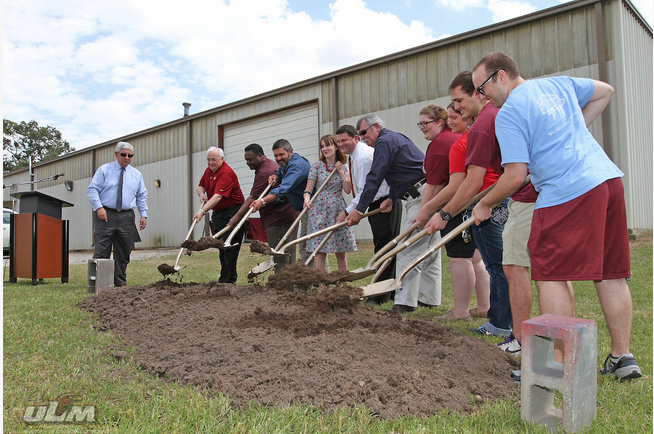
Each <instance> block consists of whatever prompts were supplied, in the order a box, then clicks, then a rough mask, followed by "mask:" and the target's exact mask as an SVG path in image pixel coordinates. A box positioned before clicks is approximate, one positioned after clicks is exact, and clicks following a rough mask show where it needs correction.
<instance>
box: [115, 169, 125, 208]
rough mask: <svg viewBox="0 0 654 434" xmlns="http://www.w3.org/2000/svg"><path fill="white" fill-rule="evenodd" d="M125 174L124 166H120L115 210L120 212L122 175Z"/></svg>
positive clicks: (121, 204)
mask: <svg viewBox="0 0 654 434" xmlns="http://www.w3.org/2000/svg"><path fill="white" fill-rule="evenodd" d="M124 175H125V168H124V167H121V168H120V180H119V181H118V192H117V193H116V195H117V196H118V197H117V198H116V211H118V212H120V211H121V210H122V209H123V176H124Z"/></svg>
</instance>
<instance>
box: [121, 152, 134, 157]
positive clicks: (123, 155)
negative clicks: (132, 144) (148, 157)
mask: <svg viewBox="0 0 654 434" xmlns="http://www.w3.org/2000/svg"><path fill="white" fill-rule="evenodd" d="M120 156H121V157H127V158H132V157H133V156H134V154H126V153H124V152H121V153H120Z"/></svg>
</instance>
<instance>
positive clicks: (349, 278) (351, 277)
mask: <svg viewBox="0 0 654 434" xmlns="http://www.w3.org/2000/svg"><path fill="white" fill-rule="evenodd" d="M375 271H377V269H376V268H357V269H356V270H352V271H350V272H349V273H348V274H346V275H345V276H343V277H341V278H340V279H338V280H339V281H340V282H354V281H355V280H359V279H363V278H364V277H368V276H370V275H371V274H375Z"/></svg>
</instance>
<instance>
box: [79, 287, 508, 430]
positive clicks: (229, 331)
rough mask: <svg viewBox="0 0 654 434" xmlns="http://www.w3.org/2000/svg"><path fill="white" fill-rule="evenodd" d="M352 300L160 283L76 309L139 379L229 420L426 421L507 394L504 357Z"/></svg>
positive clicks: (347, 293) (338, 291) (354, 295)
mask: <svg viewBox="0 0 654 434" xmlns="http://www.w3.org/2000/svg"><path fill="white" fill-rule="evenodd" d="M323 276H324V274H323ZM271 279H272V277H271ZM357 291H358V289H356V288H352V287H349V286H347V285H337V286H330V285H327V284H325V283H318V284H317V289H316V290H312V291H305V290H302V291H299V290H289V288H285V289H284V290H280V289H279V288H270V287H261V286H247V287H242V286H236V285H232V284H220V283H217V282H209V283H203V284H197V283H184V284H180V283H173V282H171V281H169V280H165V281H161V282H157V283H156V284H153V285H148V286H133V287H129V288H122V289H114V290H111V291H104V292H102V293H100V294H99V295H97V296H93V297H88V298H85V299H84V300H83V301H82V302H80V307H81V308H83V309H86V310H89V311H91V312H95V313H96V314H97V315H98V318H97V322H96V324H95V327H96V328H97V329H98V330H112V331H113V332H114V333H116V334H117V335H119V336H121V337H122V338H123V339H124V340H125V342H126V343H127V344H128V345H132V346H134V347H136V348H137V356H136V363H138V364H139V365H140V366H141V367H142V368H143V369H145V370H147V371H148V372H150V373H152V374H155V375H159V376H162V377H165V378H168V379H170V380H173V381H179V382H180V383H182V384H192V385H196V386H198V387H200V388H205V389H208V390H213V391H216V392H223V393H226V394H228V395H229V397H230V399H231V400H232V403H233V404H234V405H235V406H237V407H239V408H246V407H247V405H248V403H249V402H250V401H255V402H258V403H261V404H267V405H275V406H281V407H283V406H287V405H289V404H291V403H294V402H300V403H304V404H308V405H314V406H317V407H319V408H321V409H324V410H326V411H330V410H333V409H336V408H341V407H345V406H354V405H365V406H366V407H367V408H368V409H369V410H370V411H372V412H374V413H375V414H377V415H378V416H379V417H381V418H395V417H398V416H402V415H416V416H420V417H425V416H429V415H431V414H433V413H434V411H438V410H439V409H443V408H448V409H453V410H459V411H471V410H473V409H474V408H475V402H476V401H475V397H476V396H477V395H480V397H481V399H483V400H495V399H498V398H501V397H505V396H509V395H515V394H516V390H517V389H516V388H515V386H514V385H513V383H512V381H511V379H510V372H511V370H512V369H517V367H518V363H517V362H516V361H515V359H513V358H512V357H511V356H509V355H507V354H505V353H503V352H502V351H500V350H498V349H497V348H496V347H495V346H494V345H492V344H490V343H488V342H486V341H484V340H482V339H480V338H475V337H472V336H468V335H464V334H461V333H459V332H457V331H455V330H452V329H449V328H446V327H444V326H442V325H441V324H440V323H438V322H436V321H432V320H429V319H414V318H405V317H403V316H402V315H399V314H394V313H390V312H385V311H380V310H375V309H373V308H372V307H369V306H364V305H361V304H359V303H358V301H357V300H358V296H359V294H360V293H358V292H357Z"/></svg>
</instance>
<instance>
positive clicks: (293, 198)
mask: <svg viewBox="0 0 654 434" xmlns="http://www.w3.org/2000/svg"><path fill="white" fill-rule="evenodd" d="M310 169H311V164H310V163H309V161H308V160H307V159H306V158H304V157H303V156H301V155H300V154H298V153H297V152H293V155H291V159H290V160H288V164H287V165H286V167H284V168H282V167H281V166H280V168H279V170H278V171H277V173H276V175H277V182H278V183H279V186H278V187H276V188H273V189H272V190H270V194H274V195H275V196H277V202H275V203H279V202H281V199H282V198H283V197H284V196H286V197H287V198H288V201H289V202H290V204H291V206H292V207H293V209H294V210H295V211H302V208H303V207H304V198H303V197H302V195H303V194H304V188H305V187H306V186H307V178H308V177H309V170H310Z"/></svg>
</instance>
